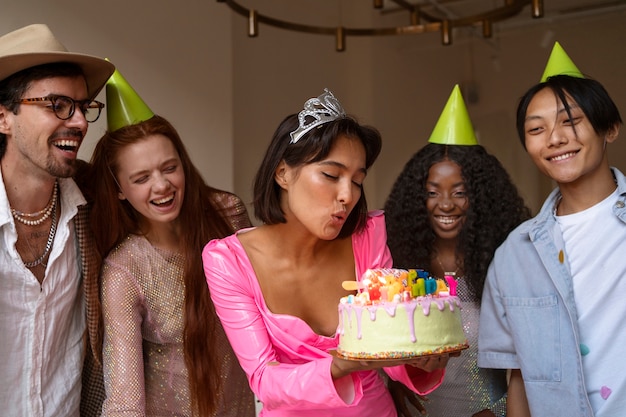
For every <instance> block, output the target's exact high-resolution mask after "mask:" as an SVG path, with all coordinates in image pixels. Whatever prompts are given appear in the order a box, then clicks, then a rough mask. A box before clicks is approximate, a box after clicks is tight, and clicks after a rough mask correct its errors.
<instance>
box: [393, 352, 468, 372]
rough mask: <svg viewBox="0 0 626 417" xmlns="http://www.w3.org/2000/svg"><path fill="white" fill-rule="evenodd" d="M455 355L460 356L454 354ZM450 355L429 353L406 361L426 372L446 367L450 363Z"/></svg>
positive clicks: (407, 363) (406, 363)
mask: <svg viewBox="0 0 626 417" xmlns="http://www.w3.org/2000/svg"><path fill="white" fill-rule="evenodd" d="M453 356H458V355H456V354H454V355H453ZM449 359H450V355H449V354H447V353H442V354H441V355H428V356H424V357H417V358H415V359H412V360H410V361H405V362H404V364H405V365H411V366H414V367H416V368H419V369H421V370H423V371H426V372H432V371H434V370H437V369H442V368H445V367H446V366H447V365H448V360H449Z"/></svg>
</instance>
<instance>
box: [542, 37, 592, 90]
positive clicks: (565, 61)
mask: <svg viewBox="0 0 626 417" xmlns="http://www.w3.org/2000/svg"><path fill="white" fill-rule="evenodd" d="M553 75H569V76H570V77H576V78H585V76H584V75H583V74H582V72H580V70H579V69H578V67H576V65H575V64H574V62H573V61H572V60H571V58H570V57H569V56H568V55H567V53H566V52H565V50H564V49H563V47H562V46H561V44H559V43H558V42H555V43H554V47H552V53H551V54H550V58H548V64H547V65H546V69H545V70H543V75H542V76H541V81H539V82H545V81H546V80H547V79H548V77H551V76H553Z"/></svg>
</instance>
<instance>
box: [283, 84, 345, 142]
mask: <svg viewBox="0 0 626 417" xmlns="http://www.w3.org/2000/svg"><path fill="white" fill-rule="evenodd" d="M345 115H346V112H345V111H344V110H343V107H341V103H339V100H337V99H336V98H335V96H333V93H331V92H330V91H329V90H328V88H325V89H324V92H323V93H322V95H321V96H319V97H314V98H310V99H308V100H307V101H306V103H304V109H303V110H302V111H301V112H300V113H298V122H299V123H300V125H299V126H298V128H297V129H296V130H294V131H293V132H291V142H290V143H296V142H297V141H299V140H300V138H302V136H304V135H305V134H306V133H307V132H308V131H309V130H311V129H313V128H314V127H317V126H319V125H323V124H324V123H328V122H332V121H333V120H336V119H338V118H340V117H344V116H345ZM307 118H308V120H309V121H308V122H307ZM310 118H313V120H312V121H311V120H310Z"/></svg>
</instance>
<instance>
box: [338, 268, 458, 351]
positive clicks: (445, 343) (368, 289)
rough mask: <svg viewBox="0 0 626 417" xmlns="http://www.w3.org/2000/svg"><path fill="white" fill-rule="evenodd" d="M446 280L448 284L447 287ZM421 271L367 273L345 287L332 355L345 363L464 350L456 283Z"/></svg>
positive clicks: (347, 282)
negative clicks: (346, 292) (349, 292)
mask: <svg viewBox="0 0 626 417" xmlns="http://www.w3.org/2000/svg"><path fill="white" fill-rule="evenodd" d="M446 281H447V284H446ZM446 281H444V280H441V279H434V278H431V277H429V276H428V273H427V272H425V271H422V270H403V269H370V270H368V271H366V273H365V274H364V275H363V277H362V279H361V280H360V281H346V282H344V288H346V289H356V290H357V294H356V295H349V296H347V297H342V298H341V300H340V302H339V326H338V328H337V332H338V334H339V345H338V347H337V354H339V355H340V356H341V357H344V358H347V359H397V358H411V357H416V356H422V355H430V354H441V353H446V352H454V351H459V350H461V349H465V348H467V347H468V345H467V338H466V336H465V333H464V332H463V325H462V322H461V314H460V310H461V301H460V300H459V298H458V297H457V296H456V281H455V280H454V278H453V277H446Z"/></svg>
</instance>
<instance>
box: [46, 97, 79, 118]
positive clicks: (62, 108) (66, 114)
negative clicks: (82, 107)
mask: <svg viewBox="0 0 626 417" xmlns="http://www.w3.org/2000/svg"><path fill="white" fill-rule="evenodd" d="M50 102H51V103H52V110H54V114H56V115H57V117H58V118H59V119H61V120H67V119H69V118H70V117H72V114H74V101H73V100H72V99H71V98H69V97H63V96H58V97H50Z"/></svg>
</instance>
